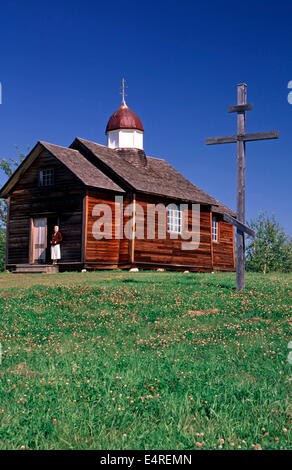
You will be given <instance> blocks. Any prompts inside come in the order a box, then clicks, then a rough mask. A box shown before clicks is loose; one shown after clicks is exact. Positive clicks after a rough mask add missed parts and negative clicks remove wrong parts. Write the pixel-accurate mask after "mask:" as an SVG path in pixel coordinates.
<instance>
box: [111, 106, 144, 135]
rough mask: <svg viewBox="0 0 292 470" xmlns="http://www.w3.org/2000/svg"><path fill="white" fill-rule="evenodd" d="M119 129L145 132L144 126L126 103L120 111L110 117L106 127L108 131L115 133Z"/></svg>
mask: <svg viewBox="0 0 292 470" xmlns="http://www.w3.org/2000/svg"><path fill="white" fill-rule="evenodd" d="M117 129H137V130H138V131H142V132H144V128H143V124H142V122H141V121H140V119H139V118H138V116H137V114H135V113H134V111H132V110H131V109H130V108H128V106H127V105H126V103H122V104H121V106H120V107H119V109H118V110H117V111H116V112H115V113H114V114H113V115H112V116H111V117H110V120H109V122H108V124H107V126H106V131H105V132H109V131H115V130H117Z"/></svg>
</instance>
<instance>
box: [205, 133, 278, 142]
mask: <svg viewBox="0 0 292 470" xmlns="http://www.w3.org/2000/svg"><path fill="white" fill-rule="evenodd" d="M278 138H279V132H277V131H271V132H254V133H252V134H237V135H227V136H225V137H209V138H208V139H206V144H207V145H216V144H235V143H236V142H237V141H238V140H241V141H243V142H252V141H256V140H269V139H278Z"/></svg>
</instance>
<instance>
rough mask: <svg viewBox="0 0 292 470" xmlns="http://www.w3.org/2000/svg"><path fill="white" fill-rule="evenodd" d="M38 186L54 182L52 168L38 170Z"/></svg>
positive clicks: (50, 184) (49, 184)
mask: <svg viewBox="0 0 292 470" xmlns="http://www.w3.org/2000/svg"><path fill="white" fill-rule="evenodd" d="M39 181H40V186H52V185H53V184H54V169H53V168H46V169H45V170H40V180H39Z"/></svg>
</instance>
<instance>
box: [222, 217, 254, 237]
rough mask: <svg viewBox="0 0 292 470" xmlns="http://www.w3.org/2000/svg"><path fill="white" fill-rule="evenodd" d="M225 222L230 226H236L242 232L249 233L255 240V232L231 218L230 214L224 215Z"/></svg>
mask: <svg viewBox="0 0 292 470" xmlns="http://www.w3.org/2000/svg"><path fill="white" fill-rule="evenodd" d="M223 220H225V222H228V223H229V224H232V225H235V227H236V228H237V229H238V230H240V231H241V232H244V233H247V234H248V235H250V236H251V237H253V238H255V231H254V230H252V229H251V228H249V227H248V226H247V225H244V224H242V223H241V222H238V220H236V219H235V218H234V217H231V215H229V214H223Z"/></svg>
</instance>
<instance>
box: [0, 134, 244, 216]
mask: <svg viewBox="0 0 292 470" xmlns="http://www.w3.org/2000/svg"><path fill="white" fill-rule="evenodd" d="M43 149H45V150H47V151H48V152H50V153H51V155H53V156H54V157H55V158H56V159H57V160H59V161H60V162H61V163H62V164H63V165H65V166H66V167H67V168H68V170H69V171H71V172H72V173H73V174H74V175H75V176H76V177H77V178H78V179H79V180H80V181H81V183H83V184H84V185H85V186H88V187H92V188H100V189H106V190H110V191H115V192H120V193H124V192H125V189H124V188H123V186H124V187H125V186H126V187H127V188H129V189H131V190H134V191H139V192H144V193H148V194H155V195H160V196H166V197H169V198H173V199H181V200H182V201H189V202H196V203H201V204H208V205H211V210H212V212H214V213H218V214H224V213H227V214H229V215H231V216H233V217H236V214H235V213H234V212H233V211H232V210H231V209H229V208H228V207H226V206H225V205H224V204H222V203H221V202H219V201H218V200H216V199H215V198H213V197H212V196H210V195H209V194H207V193H206V192H205V191H203V190H202V189H200V188H198V187H197V186H195V185H193V184H192V183H191V182H190V181H188V180H187V179H186V178H185V177H184V176H182V175H181V174H180V173H179V172H178V171H177V170H175V168H173V167H172V166H171V165H170V164H169V163H167V162H166V160H164V159H162V158H154V157H149V156H146V155H145V153H144V152H143V150H136V149H124V150H123V151H121V150H114V149H110V148H108V147H105V146H104V145H100V144H97V143H95V142H91V141H88V140H85V139H81V138H76V139H75V140H74V142H73V143H72V145H71V146H70V147H69V148H68V147H62V146H59V145H54V144H50V143H47V142H42V141H40V142H38V143H37V145H36V146H35V147H34V148H33V150H32V151H31V152H30V153H29V154H28V156H27V157H26V158H25V160H23V162H22V163H21V164H20V165H19V167H18V168H17V170H16V171H15V172H14V173H13V175H12V176H11V177H10V178H9V180H8V181H7V182H6V184H5V185H4V186H3V188H2V189H1V191H0V197H7V196H8V194H9V193H10V191H11V190H12V188H13V187H14V186H15V184H16V183H17V182H18V181H19V179H20V178H21V177H22V175H23V174H24V172H25V171H26V170H27V169H28V168H29V166H30V165H31V164H32V163H33V161H34V160H35V159H36V158H37V157H38V155H39V154H40V152H41V151H42V150H43ZM84 150H87V152H90V154H91V155H92V157H93V158H92V159H91V161H90V160H89V159H88V158H87V157H85V156H84V155H83V152H84ZM142 154H143V155H142ZM95 163H96V164H95ZM97 165H98V166H99V167H101V169H99V168H98V167H97ZM104 170H109V171H104ZM106 173H108V175H109V176H107V174H106ZM114 176H115V177H114ZM114 180H115V181H114Z"/></svg>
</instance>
